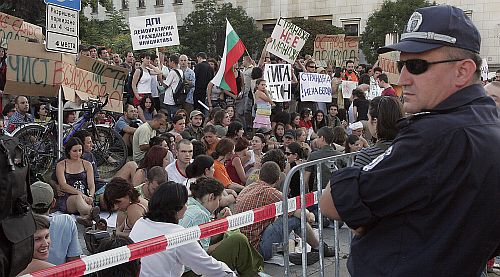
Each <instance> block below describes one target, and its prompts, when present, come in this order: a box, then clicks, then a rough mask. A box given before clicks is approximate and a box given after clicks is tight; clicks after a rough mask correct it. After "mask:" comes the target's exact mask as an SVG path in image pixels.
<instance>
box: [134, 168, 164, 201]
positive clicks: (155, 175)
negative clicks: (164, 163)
mask: <svg viewBox="0 0 500 277" xmlns="http://www.w3.org/2000/svg"><path fill="white" fill-rule="evenodd" d="M167 179H168V178H167V172H166V171H165V168H164V167H161V166H153V167H152V168H151V169H150V170H148V174H147V176H146V180H145V181H144V183H142V184H141V185H139V186H137V187H135V189H136V190H137V191H138V192H139V194H140V195H141V197H142V198H144V199H146V200H148V201H149V200H150V199H151V197H153V194H154V193H155V191H156V189H157V188H158V186H159V185H160V184H162V183H165V182H166V181H167Z"/></svg>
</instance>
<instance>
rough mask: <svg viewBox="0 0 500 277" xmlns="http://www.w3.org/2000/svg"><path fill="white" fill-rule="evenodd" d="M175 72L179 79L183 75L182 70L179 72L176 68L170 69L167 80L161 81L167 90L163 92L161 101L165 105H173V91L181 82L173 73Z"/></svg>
mask: <svg viewBox="0 0 500 277" xmlns="http://www.w3.org/2000/svg"><path fill="white" fill-rule="evenodd" d="M175 71H177V72H178V73H179V74H180V75H181V77H182V76H183V74H184V73H183V72H182V70H180V69H178V68H176V69H175V70H174V69H172V70H170V72H169V73H168V75H167V79H166V80H165V81H163V83H164V84H165V85H167V86H168V87H167V89H166V90H165V99H164V100H163V103H164V104H166V105H175V101H174V92H175V89H177V85H178V84H179V82H180V80H181V79H180V78H179V75H177V73H175Z"/></svg>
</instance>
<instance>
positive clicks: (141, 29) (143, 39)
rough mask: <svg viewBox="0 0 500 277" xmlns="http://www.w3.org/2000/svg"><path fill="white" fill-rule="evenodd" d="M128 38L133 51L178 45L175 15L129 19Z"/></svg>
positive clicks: (166, 14)
mask: <svg viewBox="0 0 500 277" xmlns="http://www.w3.org/2000/svg"><path fill="white" fill-rule="evenodd" d="M129 23H130V36H131V37H132V48H133V49H134V50H141V49H151V48H156V47H163V46H171V45H178V44H179V29H178V28H177V19H176V16H175V13H174V12H172V13H163V14H155V15H147V16H137V17H130V18H129Z"/></svg>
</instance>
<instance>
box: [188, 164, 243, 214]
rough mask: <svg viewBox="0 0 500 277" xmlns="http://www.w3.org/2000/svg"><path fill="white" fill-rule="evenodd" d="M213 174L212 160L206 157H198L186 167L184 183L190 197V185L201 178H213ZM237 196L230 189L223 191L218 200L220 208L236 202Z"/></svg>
mask: <svg viewBox="0 0 500 277" xmlns="http://www.w3.org/2000/svg"><path fill="white" fill-rule="evenodd" d="M214 172H215V167H214V159H213V158H212V157H210V156H207V155H198V156H196V158H194V160H193V162H192V163H190V164H189V165H188V166H187V167H186V176H187V177H188V178H189V179H187V180H186V182H185V183H184V184H185V185H186V187H187V189H188V193H189V196H191V190H190V185H191V184H192V183H194V182H196V180H198V179H199V178H201V177H209V178H213V177H214ZM236 196H238V194H237V193H236V191H234V190H232V189H224V191H223V192H222V198H221V200H220V203H219V204H220V207H227V206H229V205H231V204H234V202H236Z"/></svg>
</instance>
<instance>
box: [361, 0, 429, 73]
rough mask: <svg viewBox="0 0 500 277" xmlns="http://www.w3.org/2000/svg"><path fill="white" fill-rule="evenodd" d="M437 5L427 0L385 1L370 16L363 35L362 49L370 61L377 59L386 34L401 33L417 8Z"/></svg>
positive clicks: (373, 61)
mask: <svg viewBox="0 0 500 277" xmlns="http://www.w3.org/2000/svg"><path fill="white" fill-rule="evenodd" d="M432 5H436V3H435V2H433V3H431V2H428V1H427V0H396V1H387V0H386V1H384V3H383V4H382V6H381V7H380V9H379V10H377V11H375V12H374V13H372V14H371V15H370V17H368V21H367V22H366V27H365V31H364V32H363V34H362V35H361V45H360V46H361V49H362V50H363V53H364V54H365V56H366V59H367V60H368V62H369V63H372V64H373V63H375V62H376V61H377V53H376V51H377V49H378V48H379V47H382V46H384V44H385V35H386V34H389V33H398V34H401V33H402V32H403V30H404V28H405V27H406V23H407V22H408V19H409V18H410V16H411V14H412V13H413V12H414V11H415V9H417V8H421V7H427V6H432Z"/></svg>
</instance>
